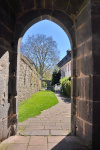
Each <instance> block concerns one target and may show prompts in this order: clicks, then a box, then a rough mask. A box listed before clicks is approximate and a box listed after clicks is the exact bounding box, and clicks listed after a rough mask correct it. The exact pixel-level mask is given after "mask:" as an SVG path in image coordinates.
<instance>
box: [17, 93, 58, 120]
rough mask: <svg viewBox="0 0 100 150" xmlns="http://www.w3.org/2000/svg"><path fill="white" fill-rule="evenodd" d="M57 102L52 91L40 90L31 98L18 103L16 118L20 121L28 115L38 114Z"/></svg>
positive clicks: (28, 116)
mask: <svg viewBox="0 0 100 150" xmlns="http://www.w3.org/2000/svg"><path fill="white" fill-rule="evenodd" d="M57 103H58V100H57V98H56V96H55V94H54V92H52V91H40V92H38V93H36V94H34V95H33V96H32V97H31V98H29V99H27V100H25V101H23V102H20V103H19V111H18V120H19V122H22V121H24V120H26V119H27V118H30V117H35V116H36V115H39V114H40V113H41V111H43V110H45V109H48V108H50V107H52V106H54V105H56V104H57Z"/></svg>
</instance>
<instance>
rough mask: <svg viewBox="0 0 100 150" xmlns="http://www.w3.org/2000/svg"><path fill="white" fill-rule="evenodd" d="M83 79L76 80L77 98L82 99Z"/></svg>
mask: <svg viewBox="0 0 100 150" xmlns="http://www.w3.org/2000/svg"><path fill="white" fill-rule="evenodd" d="M81 88H82V87H81V78H77V80H76V97H81Z"/></svg>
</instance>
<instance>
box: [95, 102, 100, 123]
mask: <svg viewBox="0 0 100 150" xmlns="http://www.w3.org/2000/svg"><path fill="white" fill-rule="evenodd" d="M99 111H100V100H99V101H98V102H97V101H96V102H95V101H94V103H93V124H100V115H99Z"/></svg>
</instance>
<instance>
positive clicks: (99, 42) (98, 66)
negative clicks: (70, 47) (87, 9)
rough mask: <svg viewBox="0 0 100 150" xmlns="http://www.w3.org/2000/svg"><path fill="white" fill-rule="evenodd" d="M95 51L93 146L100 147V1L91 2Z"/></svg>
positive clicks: (93, 49) (93, 0) (93, 47)
mask: <svg viewBox="0 0 100 150" xmlns="http://www.w3.org/2000/svg"><path fill="white" fill-rule="evenodd" d="M91 22H92V51H93V56H92V57H93V148H96V149H100V1H95V0H92V2H91Z"/></svg>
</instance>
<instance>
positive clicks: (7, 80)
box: [0, 3, 17, 140]
mask: <svg viewBox="0 0 100 150" xmlns="http://www.w3.org/2000/svg"><path fill="white" fill-rule="evenodd" d="M6 8H7V7H5V3H2V4H1V3H0V140H3V139H5V138H7V137H8V136H10V135H11V134H13V133H14V132H13V131H14V124H15V122H14V120H16V119H15V117H16V115H14V114H16V111H15V108H16V98H15V96H16V62H17V60H16V58H17V57H16V54H17V53H16V52H15V51H14V14H13V13H12V11H11V9H10V8H7V9H6ZM13 118H14V119H13Z"/></svg>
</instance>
